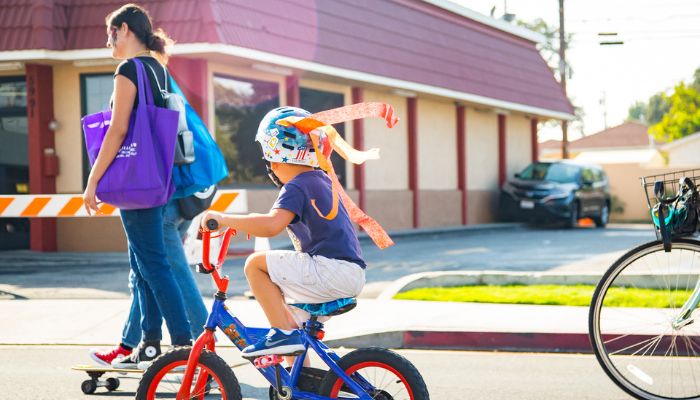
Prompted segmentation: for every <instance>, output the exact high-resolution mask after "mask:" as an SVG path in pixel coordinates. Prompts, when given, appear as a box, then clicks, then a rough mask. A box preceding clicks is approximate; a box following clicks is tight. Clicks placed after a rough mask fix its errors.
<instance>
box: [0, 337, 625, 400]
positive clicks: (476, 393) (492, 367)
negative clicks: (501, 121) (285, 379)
mask: <svg viewBox="0 0 700 400" xmlns="http://www.w3.org/2000/svg"><path fill="white" fill-rule="evenodd" d="M87 351H88V348H86V347H15V346H12V347H9V346H4V347H3V346H0V360H1V361H2V362H0V393H2V398H4V399H33V400H42V399H47V400H64V399H65V400H68V399H70V400H75V399H96V398H117V399H127V398H133V396H134V392H135V389H136V386H137V384H138V383H137V379H138V376H136V375H129V376H126V377H120V380H121V387H120V389H119V390H118V391H116V392H112V393H107V392H106V391H105V390H104V389H103V388H99V389H98V391H97V393H96V394H94V395H92V396H85V395H83V394H82V392H81V391H80V383H81V382H82V381H83V380H84V379H86V375H85V374H84V373H81V372H76V371H72V370H70V366H71V365H75V364H78V363H84V362H86V361H87V360H88V358H87V354H86V353H87ZM219 352H220V354H222V356H223V357H224V358H225V359H226V360H227V362H229V363H230V364H235V363H237V362H238V361H240V360H241V359H240V358H239V357H238V356H237V351H234V350H232V349H219ZM400 353H401V354H402V355H404V356H405V357H407V358H408V359H409V360H411V361H412V362H413V363H414V364H415V365H416V367H417V368H418V369H419V371H421V373H422V375H423V377H424V379H425V381H426V382H427V384H428V389H429V391H430V396H431V398H432V399H436V400H452V399H454V400H457V399H460V400H461V399H470V400H480V399H484V400H486V399H488V400H497V399H520V400H528V399H532V400H544V399H557V400H566V399H572V400H573V399H576V400H582V399H596V400H601V399H610V400H614V399H629V398H630V397H628V396H627V395H625V394H624V393H623V392H622V391H621V390H619V389H618V388H617V387H616V386H615V385H614V384H613V383H612V382H610V381H609V380H608V378H607V377H606V376H605V374H604V373H603V371H602V370H601V369H600V368H599V366H598V364H597V362H596V361H595V359H594V358H593V356H587V355H558V354H529V353H480V352H446V351H418V350H405V351H400ZM17 361H21V362H17ZM234 372H235V374H236V376H237V378H238V380H239V382H240V383H241V387H242V390H243V396H244V399H266V398H267V388H268V385H267V383H266V381H264V380H263V379H262V377H261V376H260V375H259V374H258V372H257V371H256V370H255V369H254V368H253V367H252V366H250V365H246V366H241V367H237V368H235V369H234Z"/></svg>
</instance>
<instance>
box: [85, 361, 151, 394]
mask: <svg viewBox="0 0 700 400" xmlns="http://www.w3.org/2000/svg"><path fill="white" fill-rule="evenodd" d="M72 369H73V370H74V371H83V372H85V373H87V374H88V376H90V379H88V380H85V381H83V383H82V384H80V389H82V391H83V393H85V394H93V393H95V390H97V388H98V387H104V388H105V389H107V390H109V391H110V392H111V391H114V390H117V388H119V378H116V377H109V378H107V379H104V380H102V379H100V378H101V377H102V375H104V374H105V373H108V372H112V373H119V374H121V375H126V374H143V371H142V370H140V369H115V368H109V367H106V366H99V365H76V366H74V367H72Z"/></svg>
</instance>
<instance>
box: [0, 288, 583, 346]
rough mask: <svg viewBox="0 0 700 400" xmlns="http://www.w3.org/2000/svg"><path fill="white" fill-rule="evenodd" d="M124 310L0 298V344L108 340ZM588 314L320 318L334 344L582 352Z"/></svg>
mask: <svg viewBox="0 0 700 400" xmlns="http://www.w3.org/2000/svg"><path fill="white" fill-rule="evenodd" d="M208 303H209V301H208ZM227 304H228V306H229V309H230V311H231V312H232V313H234V314H235V315H236V316H237V317H238V318H239V319H240V320H241V321H243V323H244V324H246V325H249V326H266V325H267V323H266V320H265V317H264V314H263V313H262V310H261V309H260V307H259V306H258V304H257V303H256V302H255V301H253V300H237V299H231V300H229V301H228V302H227ZM128 309H129V300H127V299H110V300H82V299H78V300H71V299H62V300H14V301H0V344H34V345H48V344H51V345H56V344H59V345H75V344H81V345H96V346H101V345H113V344H115V343H117V342H118V341H119V339H120V337H119V335H120V333H121V330H122V325H123V323H124V320H125V319H126V316H127V312H128ZM587 314H588V309H587V308H586V307H560V306H528V305H504V304H474V303H441V302H422V301H401V300H371V299H362V300H360V301H359V303H358V306H357V308H356V309H355V310H353V311H351V312H349V313H347V314H344V315H341V316H337V317H334V318H332V319H331V320H330V321H328V322H327V323H326V339H325V340H326V341H327V342H328V343H329V344H330V345H332V346H335V347H340V346H344V347H364V346H385V347H391V348H426V349H454V350H458V349H459V350H513V351H555V352H559V351H560V352H588V351H590V347H589V345H588V339H587ZM163 332H164V334H165V336H166V337H167V329H165V327H164V328H163ZM223 339H224V340H223V341H222V343H228V341H227V340H225V338H223ZM166 340H167V339H166Z"/></svg>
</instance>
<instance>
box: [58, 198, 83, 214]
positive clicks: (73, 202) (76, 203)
mask: <svg viewBox="0 0 700 400" xmlns="http://www.w3.org/2000/svg"><path fill="white" fill-rule="evenodd" d="M82 207H83V199H82V198H80V197H72V198H71V199H70V200H68V203H67V204H66V205H65V206H63V208H61V211H59V212H58V216H59V217H68V216H71V215H75V213H76V212H77V211H78V210H80V209H81V208H82Z"/></svg>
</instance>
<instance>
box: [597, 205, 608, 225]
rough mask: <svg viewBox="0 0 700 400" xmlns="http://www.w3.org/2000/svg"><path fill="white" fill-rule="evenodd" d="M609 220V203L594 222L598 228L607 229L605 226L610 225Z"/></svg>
mask: <svg viewBox="0 0 700 400" xmlns="http://www.w3.org/2000/svg"><path fill="white" fill-rule="evenodd" d="M609 219H610V207H609V206H608V203H605V204H603V207H602V208H601V209H600V214H599V215H598V216H597V217H595V218H593V222H594V223H595V226H596V228H605V225H607V224H608V220H609Z"/></svg>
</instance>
